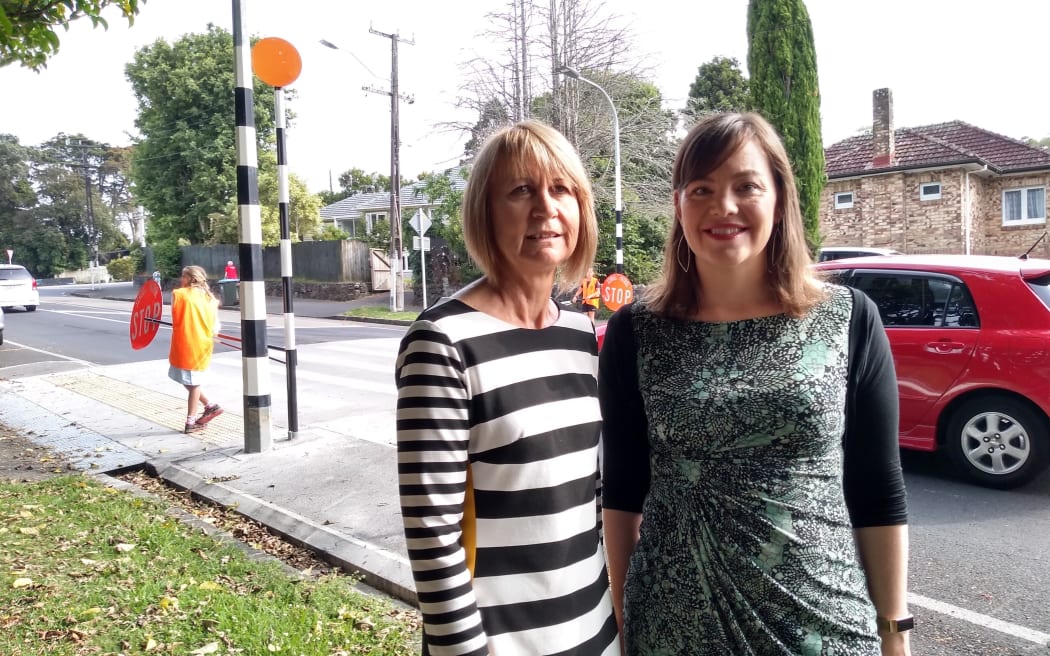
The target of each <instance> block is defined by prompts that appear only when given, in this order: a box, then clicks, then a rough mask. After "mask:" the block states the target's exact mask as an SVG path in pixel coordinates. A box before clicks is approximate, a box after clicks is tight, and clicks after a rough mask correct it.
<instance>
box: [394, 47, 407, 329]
mask: <svg viewBox="0 0 1050 656" xmlns="http://www.w3.org/2000/svg"><path fill="white" fill-rule="evenodd" d="M390 62H391V63H390V251H391V256H390V266H391V271H392V272H393V274H394V279H393V281H392V283H393V284H392V285H391V289H390V293H391V296H392V298H391V308H390V310H391V311H392V312H401V311H402V310H404V309H405V278H404V273H403V272H402V270H401V269H402V264H403V263H402V255H401V162H400V161H398V160H399V158H400V156H401V143H400V141H401V130H400V126H399V117H398V98H397V38H396V37H395V38H392V39H390Z"/></svg>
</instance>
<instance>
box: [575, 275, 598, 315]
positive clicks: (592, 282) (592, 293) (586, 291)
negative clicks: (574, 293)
mask: <svg viewBox="0 0 1050 656" xmlns="http://www.w3.org/2000/svg"><path fill="white" fill-rule="evenodd" d="M600 286H601V285H599V284H598V276H591V277H590V278H584V279H583V282H582V283H580V298H581V299H582V302H583V304H584V305H591V306H593V307H595V308H597V307H598V298H600V296H601V293H600V292H599V291H598V290H599V288H600Z"/></svg>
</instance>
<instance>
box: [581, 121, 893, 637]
mask: <svg viewBox="0 0 1050 656" xmlns="http://www.w3.org/2000/svg"><path fill="white" fill-rule="evenodd" d="M673 186H674V208H675V221H674V225H673V229H672V230H671V233H670V235H669V237H668V240H667V244H666V247H665V253H664V269H663V277H662V279H661V280H660V281H659V282H658V284H656V285H654V286H652V287H651V288H650V289H649V290H648V292H647V294H646V295H645V298H644V300H643V301H642V302H639V303H635V304H634V305H631V306H627V307H625V308H623V309H621V310H620V311H619V312H618V313H617V314H616V315H614V317H613V318H612V319H611V320H610V322H609V325H608V327H607V331H606V335H605V342H604V346H603V349H602V353H601V366H600V373H599V393H600V397H601V403H602V413H603V418H604V423H603V439H604V454H605V458H604V461H605V465H604V466H605V471H604V499H603V504H604V509H605V510H604V524H605V536H606V547H607V550H608V563H609V573H610V579H611V583H612V590H613V601H614V607H615V610H616V615H617V619H618V621H619V622H620V623H621V627H622V631H623V636H622V637H623V641H624V649H625V651H626V653H628V654H631V655H632V656H634V655H642V654H667V655H675V656H677V655H680V654H719V655H722V654H737V655H742V654H755V655H758V656H768V655H774V654H783V655H792V656H794V655H799V656H801V655H810V654H812V655H817V654H835V655H837V656H846V655H857V656H877V655H879V654H883V655H888V654H892V655H895V656H900V655H905V656H906V655H908V654H909V653H910V649H909V643H908V633H907V630H908V629H909V628H910V625H911V618H910V617H909V614H908V608H907V559H908V533H907V508H906V499H905V492H904V483H903V477H902V475H901V469H900V460H899V454H898V451H897V417H898V410H897V384H896V377H895V374H894V370H893V361H892V358H891V356H890V353H889V345H888V341H887V339H886V335H885V331H884V330H883V328H882V323H881V321H880V319H879V315H878V311H877V309H876V308H875V306H874V304H873V303H872V302H871V301H870V300H868V299H867V297H865V296H863V295H862V294H859V293H857V292H851V291H850V290H848V289H846V288H844V287H840V286H836V285H831V284H826V283H823V282H821V281H820V280H818V279H817V278H815V277H814V276H813V274H812V273H811V270H810V268H809V264H810V262H811V259H810V254H809V249H808V247H807V245H806V240H805V233H804V228H803V222H802V215H801V211H800V210H799V201H798V192H797V190H796V188H795V181H794V176H793V174H792V172H791V166H790V163H789V161H788V158H787V155H786V153H785V151H784V147H783V145H782V143H781V141H780V139H779V137H778V136H777V134H776V132H775V131H774V130H773V128H772V127H771V126H770V125H769V124H768V123H767V122H766V121H765V120H764V119H762V118H761V117H760V116H758V115H757V114H724V115H718V116H713V117H710V118H708V119H705V120H704V121H702V122H701V123H699V124H698V125H696V126H695V127H694V128H693V129H692V130H691V131H690V133H689V135H688V136H687V137H686V139H685V141H684V142H683V143H682V146H681V148H680V150H679V152H678V156H677V158H676V160H675V164H674V171H673Z"/></svg>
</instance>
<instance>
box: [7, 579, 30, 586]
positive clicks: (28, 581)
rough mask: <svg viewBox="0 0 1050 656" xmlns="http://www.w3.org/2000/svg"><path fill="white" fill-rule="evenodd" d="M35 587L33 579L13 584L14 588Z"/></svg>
mask: <svg viewBox="0 0 1050 656" xmlns="http://www.w3.org/2000/svg"><path fill="white" fill-rule="evenodd" d="M31 585H33V579H27V578H20V579H15V580H14V582H12V583H11V587H12V588H28V587H29V586H31Z"/></svg>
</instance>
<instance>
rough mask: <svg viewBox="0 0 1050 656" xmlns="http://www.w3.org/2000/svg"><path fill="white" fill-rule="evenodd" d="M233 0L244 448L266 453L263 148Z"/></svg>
mask: <svg viewBox="0 0 1050 656" xmlns="http://www.w3.org/2000/svg"><path fill="white" fill-rule="evenodd" d="M244 1H245V0H233V49H234V60H235V66H234V74H235V78H236V88H235V90H234V103H235V106H236V110H235V112H236V127H237V214H238V218H239V220H240V242H239V244H238V255H239V257H240V264H241V283H240V285H241V290H240V291H241V339H242V340H243V341H242V344H243V350H242V351H241V377H242V382H243V385H244V451H245V453H262V452H263V451H269V450H270V449H271V448H272V447H273V441H272V439H271V437H270V368H269V360H268V356H269V353H268V351H267V348H266V283H265V277H264V275H263V266H262V262H263V259H262V215H261V213H260V211H259V170H258V153H257V152H256V146H255V111H254V106H255V102H254V96H253V93H252V79H253V78H252V68H251V57H250V55H249V48H250V42H249V41H248V31H247V29H246V28H245V25H244V21H243V20H242V11H241V5H242V3H243V2H244Z"/></svg>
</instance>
